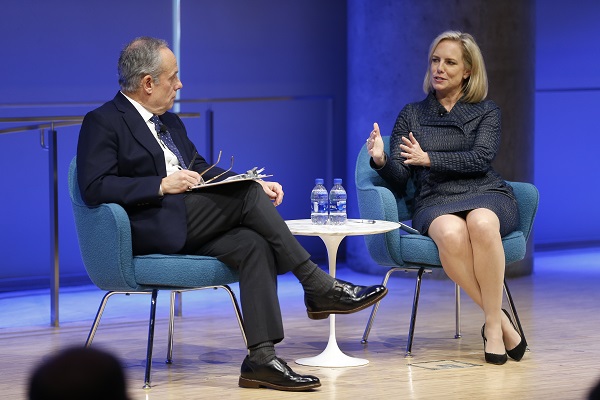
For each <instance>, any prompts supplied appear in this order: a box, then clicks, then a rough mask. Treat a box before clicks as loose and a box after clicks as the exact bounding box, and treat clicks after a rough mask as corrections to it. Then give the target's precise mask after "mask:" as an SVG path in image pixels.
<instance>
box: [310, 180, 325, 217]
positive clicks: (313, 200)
mask: <svg viewBox="0 0 600 400" xmlns="http://www.w3.org/2000/svg"><path fill="white" fill-rule="evenodd" d="M328 208H329V198H328V195H327V189H325V186H323V179H320V178H317V179H315V187H314V188H313V190H312V192H310V220H311V221H312V223H313V224H315V225H325V224H327V220H328V218H329V216H328V215H327V210H328Z"/></svg>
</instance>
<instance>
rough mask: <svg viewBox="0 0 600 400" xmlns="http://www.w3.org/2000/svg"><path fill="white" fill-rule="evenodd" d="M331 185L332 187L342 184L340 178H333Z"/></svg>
mask: <svg viewBox="0 0 600 400" xmlns="http://www.w3.org/2000/svg"><path fill="white" fill-rule="evenodd" d="M333 184H334V185H341V184H342V178H335V179H334V180H333Z"/></svg>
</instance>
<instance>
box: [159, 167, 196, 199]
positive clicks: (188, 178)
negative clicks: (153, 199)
mask: <svg viewBox="0 0 600 400" xmlns="http://www.w3.org/2000/svg"><path fill="white" fill-rule="evenodd" d="M198 183H200V174H199V173H197V172H196V171H190V170H188V169H182V170H179V171H177V172H173V173H172V174H171V175H169V176H167V177H166V178H163V179H162V181H161V183H160V187H161V188H162V192H163V194H177V193H183V192H185V191H187V190H188V189H189V188H190V187H192V186H195V185H197V184H198Z"/></svg>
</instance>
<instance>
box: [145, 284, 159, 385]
mask: <svg viewBox="0 0 600 400" xmlns="http://www.w3.org/2000/svg"><path fill="white" fill-rule="evenodd" d="M157 295H158V289H154V290H152V300H150V321H149V323H148V348H147V349H146V374H145V377H144V389H150V372H151V370H152V347H153V345H154V323H155V320H156V296H157Z"/></svg>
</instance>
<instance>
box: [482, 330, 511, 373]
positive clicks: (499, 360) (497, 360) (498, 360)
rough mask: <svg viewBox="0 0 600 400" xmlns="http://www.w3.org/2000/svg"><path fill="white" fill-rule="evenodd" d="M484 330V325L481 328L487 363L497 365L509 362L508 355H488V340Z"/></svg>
mask: <svg viewBox="0 0 600 400" xmlns="http://www.w3.org/2000/svg"><path fill="white" fill-rule="evenodd" d="M484 330H485V324H483V326H482V327H481V337H482V338H483V354H484V355H485V362H487V363H490V364H496V365H502V364H504V363H505V362H506V361H507V360H508V357H507V356H506V353H504V354H495V353H488V352H487V351H485V344H486V343H487V339H486V338H485V332H484Z"/></svg>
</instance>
